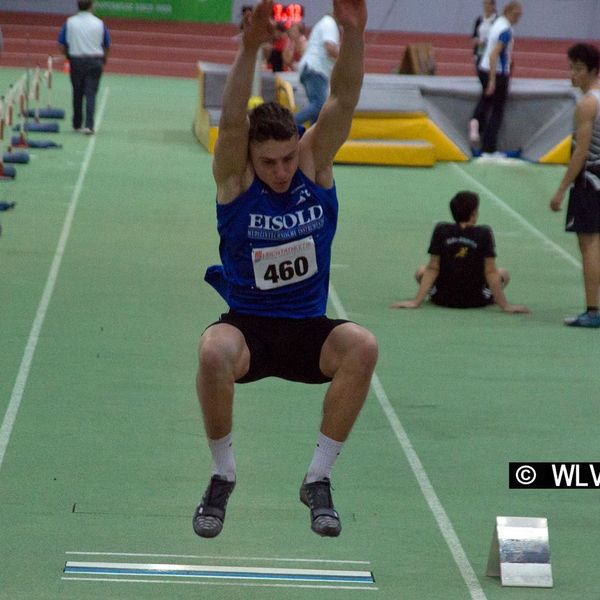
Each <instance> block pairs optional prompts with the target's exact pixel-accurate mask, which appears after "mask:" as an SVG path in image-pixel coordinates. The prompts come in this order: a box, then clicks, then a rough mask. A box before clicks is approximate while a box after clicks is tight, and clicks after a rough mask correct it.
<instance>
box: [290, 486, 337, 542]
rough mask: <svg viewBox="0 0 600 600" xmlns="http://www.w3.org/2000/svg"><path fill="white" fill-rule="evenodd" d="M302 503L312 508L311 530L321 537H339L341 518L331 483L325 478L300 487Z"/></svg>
mask: <svg viewBox="0 0 600 600" xmlns="http://www.w3.org/2000/svg"><path fill="white" fill-rule="evenodd" d="M300 501H301V502H302V503H304V504H306V506H308V508H310V528H311V529H312V530H313V531H314V532H315V533H318V534H319V535H322V536H326V537H337V536H338V535H340V532H341V531H342V524H341V522H340V517H339V515H338V514H337V512H336V510H335V508H334V507H333V500H332V499H331V481H329V478H327V477H325V478H324V479H320V480H319V481H314V482H313V483H306V478H305V480H304V481H303V482H302V485H301V486H300Z"/></svg>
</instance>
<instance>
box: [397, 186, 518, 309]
mask: <svg viewBox="0 0 600 600" xmlns="http://www.w3.org/2000/svg"><path fill="white" fill-rule="evenodd" d="M450 211H451V212H452V217H453V218H454V221H455V222H454V223H438V224H437V225H436V227H435V229H434V231H433V234H432V236H431V242H430V244H429V250H428V252H429V254H430V259H429V263H428V264H427V265H426V266H425V265H421V266H420V267H419V268H418V269H417V272H416V273H415V277H416V279H417V282H418V283H419V289H418V290H417V295H416V296H415V297H414V299H413V300H405V301H402V302H395V303H394V304H392V308H419V306H421V304H422V303H423V301H424V300H425V299H426V298H427V297H429V299H430V300H431V301H432V302H433V303H435V304H439V305H440V306H447V307H450V308H475V307H480V306H487V305H488V304H494V303H495V304H498V306H500V308H501V309H502V310H503V311H504V312H509V313H527V312H529V310H528V309H527V307H525V306H521V305H518V304H509V303H508V301H507V299H506V296H505V295H504V288H505V287H506V286H507V285H508V282H509V280H510V276H509V273H508V271H507V270H506V269H501V268H498V267H497V266H496V260H495V259H496V249H495V243H494V234H493V233H492V230H491V228H490V227H488V226H487V225H476V223H477V218H478V216H479V196H478V195H477V194H475V193H473V192H459V193H458V194H456V196H454V198H452V200H451V201H450Z"/></svg>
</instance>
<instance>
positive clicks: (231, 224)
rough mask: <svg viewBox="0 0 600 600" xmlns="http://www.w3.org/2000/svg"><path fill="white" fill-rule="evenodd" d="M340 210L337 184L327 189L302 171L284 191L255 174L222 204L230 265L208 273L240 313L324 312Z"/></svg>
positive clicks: (222, 249) (220, 224) (223, 252)
mask: <svg viewBox="0 0 600 600" xmlns="http://www.w3.org/2000/svg"><path fill="white" fill-rule="evenodd" d="M337 213H338V202H337V196H336V191H335V185H334V186H333V187H332V188H331V189H324V188H321V187H319V186H318V185H317V184H315V183H313V182H312V181H310V179H308V178H307V177H306V176H305V175H304V174H303V173H302V172H301V171H300V170H298V171H296V173H295V175H294V177H293V179H292V183H291V185H290V188H289V190H288V191H287V192H285V193H283V194H279V193H276V192H274V191H273V190H271V189H270V188H269V187H268V186H267V185H266V184H264V183H263V182H262V181H261V180H260V179H258V177H255V178H254V181H253V182H252V185H251V186H250V188H249V189H248V190H247V191H246V192H244V193H243V194H241V195H240V196H238V197H237V198H236V199H235V200H233V201H232V202H230V203H229V204H217V229H218V231H219V235H220V238H221V242H220V245H219V254H220V257H221V261H222V263H223V264H222V265H214V266H212V267H209V268H208V270H207V271H206V275H205V277H204V278H205V280H206V281H207V282H208V283H210V284H211V285H212V286H213V287H214V288H215V289H216V290H217V291H218V292H219V293H220V294H221V296H222V297H223V298H224V299H225V301H226V302H227V304H228V305H229V307H230V308H231V309H232V310H235V311H238V312H241V313H248V314H255V315H261V316H270V317H287V318H304V317H318V316H321V315H324V314H325V311H326V308H327V293H328V286H329V268H330V262H331V244H332V242H333V236H334V234H335V230H336V225H337Z"/></svg>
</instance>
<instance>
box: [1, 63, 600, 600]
mask: <svg viewBox="0 0 600 600" xmlns="http://www.w3.org/2000/svg"><path fill="white" fill-rule="evenodd" d="M17 75H18V71H12V70H8V69H4V70H0V83H2V84H4V82H5V81H6V82H8V83H9V82H10V80H11V77H12V78H16V76H17ZM56 88H57V89H56V100H55V102H56V104H57V105H61V106H64V107H65V108H68V106H69V85H68V80H67V78H66V76H64V77H61V76H57V78H56ZM196 93H197V92H196V85H195V83H194V82H193V81H191V80H178V79H160V78H156V79H148V78H145V79H143V78H136V77H125V76H117V75H114V76H106V77H105V78H104V80H103V83H102V87H101V98H102V99H103V102H104V104H103V106H102V113H101V126H100V127H99V131H98V134H97V135H96V137H95V138H93V139H89V138H84V137H80V136H78V135H76V134H72V133H71V132H70V131H69V128H68V123H66V122H65V123H63V124H62V126H61V128H62V132H61V133H60V134H58V136H59V137H58V138H57V140H58V139H60V142H61V143H62V144H63V149H62V150H60V151H56V152H52V153H50V152H47V153H43V152H41V151H38V152H36V153H34V154H35V156H34V157H32V161H31V163H30V164H29V165H26V166H23V167H22V168H19V171H18V176H17V179H16V180H15V181H14V182H11V183H8V184H4V183H3V184H2V187H0V192H2V194H3V196H4V197H5V198H6V199H10V200H16V201H17V207H16V209H15V210H14V211H12V214H7V213H5V214H3V215H0V219H1V223H2V226H3V235H2V237H1V238H0V332H1V333H0V336H1V340H2V344H1V347H2V359H3V363H2V364H3V375H2V377H1V378H0V420H1V423H2V425H1V427H2V429H1V432H2V433H1V434H0V442H1V445H2V454H1V458H0V532H1V534H0V540H1V542H0V598H6V599H10V600H13V599H21V598H23V599H25V598H27V599H31V598H36V599H57V598H60V599H61V600H62V599H63V598H64V599H77V600H88V599H95V598H98V599H99V598H102V599H104V598H123V599H130V598H144V599H152V598H182V599H184V598H198V597H201V598H204V597H206V598H228V599H229V598H233V599H236V598H240V599H252V598H274V599H279V598H286V599H287V598H305V597H308V596H309V595H310V596H315V595H316V596H318V597H319V598H323V599H329V598H363V597H365V598H382V599H384V598H386V599H387V598H389V599H394V600H396V599H399V600H404V599H411V600H425V599H427V600H429V599H432V598H436V599H437V598H443V599H444V600H455V599H456V600H458V599H481V600H484V599H488V600H497V599H505V598H510V600H515V599H517V600H521V599H529V598H534V597H535V598H537V597H538V596H541V595H543V596H544V598H548V599H552V600H554V599H560V600H563V599H565V600H566V599H573V598H600V592H599V591H598V590H599V589H600V577H599V575H598V569H597V556H600V542H599V541H598V536H597V535H595V533H594V532H595V531H596V530H597V528H598V519H599V518H600V515H599V513H598V498H597V494H598V491H597V490H591V489H588V490H584V489H578V490H576V489H573V490H510V489H509V487H508V463H509V462H514V461H540V462H544V461H593V460H598V457H597V423H598V420H599V417H600V411H599V409H598V403H597V387H598V386H597V383H598V381H597V375H596V373H597V366H596V363H597V356H598V351H597V346H598V337H597V335H596V333H597V332H594V331H578V330H571V329H569V328H566V327H564V326H563V325H562V319H563V318H564V317H565V316H567V315H570V314H573V313H575V312H577V311H578V310H580V308H581V304H582V283H581V273H580V264H579V256H578V252H577V249H576V243H575V240H574V239H573V238H572V237H571V236H568V235H567V234H564V233H563V218H564V217H563V215H560V216H557V215H555V214H552V213H551V212H550V211H549V210H548V208H547V204H548V201H549V198H550V196H551V194H552V192H553V190H554V188H555V187H556V185H557V183H558V181H559V179H560V177H561V175H562V168H560V167H550V166H538V165H531V164H526V163H522V162H510V161H507V162H506V163H501V164H492V163H485V162H481V161H480V162H473V163H470V164H462V165H453V164H446V163H439V164H438V165H437V166H436V167H434V168H432V169H421V170H419V169H408V168H400V169H393V168H379V167H370V168H359V167H349V166H344V167H341V166H339V167H336V171H335V173H336V183H337V186H338V195H339V198H340V223H339V228H338V234H337V238H336V242H335V245H334V256H333V262H334V266H333V269H332V278H331V283H332V288H331V293H330V310H329V312H330V314H331V315H335V314H337V315H340V316H345V317H347V318H350V319H353V320H356V321H358V322H360V323H361V324H363V325H365V326H366V327H368V328H369V329H371V330H372V331H373V332H374V333H375V334H376V336H377V338H378V340H379V344H380V360H379V363H378V366H377V375H376V377H375V378H374V380H373V385H372V388H371V393H370V395H369V398H368V400H367V404H366V406H365V409H364V411H363V413H362V415H361V417H360V419H359V421H358V423H357V425H356V427H355V430H354V431H353V433H352V435H351V437H350V439H349V442H348V444H347V445H346V446H345V448H344V451H343V453H342V455H341V456H340V459H339V461H338V463H337V464H336V468H335V471H334V478H333V484H334V488H335V489H334V497H335V501H336V508H337V509H338V510H339V512H340V515H341V518H342V524H343V531H342V535H341V536H340V538H338V539H336V540H331V539H321V538H319V537H318V536H315V535H314V534H313V533H312V532H311V531H310V528H309V517H308V514H307V510H306V508H305V507H304V506H303V505H301V503H300V502H299V500H298V488H299V485H300V483H301V481H302V477H303V475H304V471H305V469H306V465H307V464H308V462H309V460H310V456H311V454H312V447H313V444H314V441H315V439H316V434H317V428H318V423H319V418H320V405H321V400H322V396H323V393H324V389H325V388H324V387H323V386H302V385H297V384H291V383H287V382H283V381H279V380H266V381H261V382H257V383H256V384H252V385H248V386H241V387H239V388H238V391H237V397H236V407H235V411H236V412H235V446H236V460H237V464H238V485H237V487H236V490H235V493H234V494H233V496H232V498H231V501H230V504H229V508H228V514H227V521H226V523H225V527H224V530H223V533H222V534H221V535H220V536H219V537H218V538H217V539H215V540H202V539H200V538H198V537H197V536H195V535H194V533H193V531H192V528H191V515H192V512H193V510H194V507H195V505H196V503H197V501H198V500H199V498H200V496H201V494H202V491H203V489H204V486H205V485H206V481H207V478H208V469H209V456H208V451H207V449H206V446H205V442H204V436H203V432H202V423H201V418H200V414H199V409H198V407H197V403H196V399H195V392H194V374H195V368H196V346H197V341H198V337H199V335H200V333H201V331H202V330H203V328H204V327H205V326H206V325H207V324H208V323H210V322H212V321H213V320H214V319H215V318H217V317H218V315H219V313H220V312H222V311H223V310H224V306H223V305H222V303H221V301H220V299H219V298H218V296H217V295H216V294H215V293H214V292H213V291H212V290H211V289H210V288H209V287H208V286H207V285H206V284H204V283H203V282H202V275H203V272H204V269H205V268H206V266H207V265H209V264H212V263H214V262H215V261H216V259H217V248H218V239H217V235H216V231H215V214H214V185H213V183H212V178H211V171H210V167H211V157H210V156H209V155H208V154H206V153H205V151H204V150H203V149H202V148H201V147H200V146H199V145H198V144H197V143H196V142H195V140H194V139H193V136H192V134H191V131H190V129H191V122H192V119H193V114H194V107H195V104H196V97H195V94H196ZM461 189H471V190H473V191H476V192H477V193H479V194H480V197H481V207H480V221H481V222H482V223H488V224H490V225H491V226H492V227H493V229H494V232H495V235H496V242H497V249H498V264H499V265H501V266H505V267H507V268H508V269H509V270H510V271H511V275H512V281H511V284H510V286H509V288H508V289H507V295H508V297H509V299H510V300H511V301H513V302H518V303H523V304H526V305H528V306H529V307H530V309H531V311H532V312H531V314H530V315H505V314H502V313H501V312H500V311H499V310H498V309H497V308H495V307H490V308H486V309H483V310H475V311H453V310H446V309H441V308H438V307H433V306H429V305H426V306H424V307H423V308H422V309H420V310H418V311H394V310H391V309H389V308H388V307H389V304H390V303H391V302H392V301H394V300H396V299H399V298H409V297H411V296H412V295H413V294H414V291H415V284H414V279H413V273H414V270H415V268H416V267H417V265H418V264H420V263H422V262H424V261H425V260H426V259H427V254H426V250H427V245H428V242H429V236H430V233H431V231H432V229H433V226H434V224H435V222H437V221H439V220H447V219H449V212H448V207H447V205H448V201H449V199H450V198H451V196H452V195H453V194H454V193H455V192H456V191H459V190H461ZM498 515H514V516H535V517H547V518H548V523H549V532H550V547H551V556H552V566H553V574H554V587H553V588H552V589H548V590H535V589H528V588H502V587H501V585H500V583H499V581H498V579H496V578H490V577H486V575H485V570H486V564H487V558H488V553H489V549H490V543H491V539H492V533H493V528H494V524H495V518H496V516H498Z"/></svg>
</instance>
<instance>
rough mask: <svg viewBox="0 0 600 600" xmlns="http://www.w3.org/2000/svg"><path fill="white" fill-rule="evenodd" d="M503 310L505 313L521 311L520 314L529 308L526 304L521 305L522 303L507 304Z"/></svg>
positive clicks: (526, 311) (527, 311)
mask: <svg viewBox="0 0 600 600" xmlns="http://www.w3.org/2000/svg"><path fill="white" fill-rule="evenodd" d="M502 311H503V312H505V313H513V314H514V313H522V314H527V313H529V309H528V308H527V307H526V306H523V305H522V304H507V305H506V306H505V307H504V308H503V309H502Z"/></svg>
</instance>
